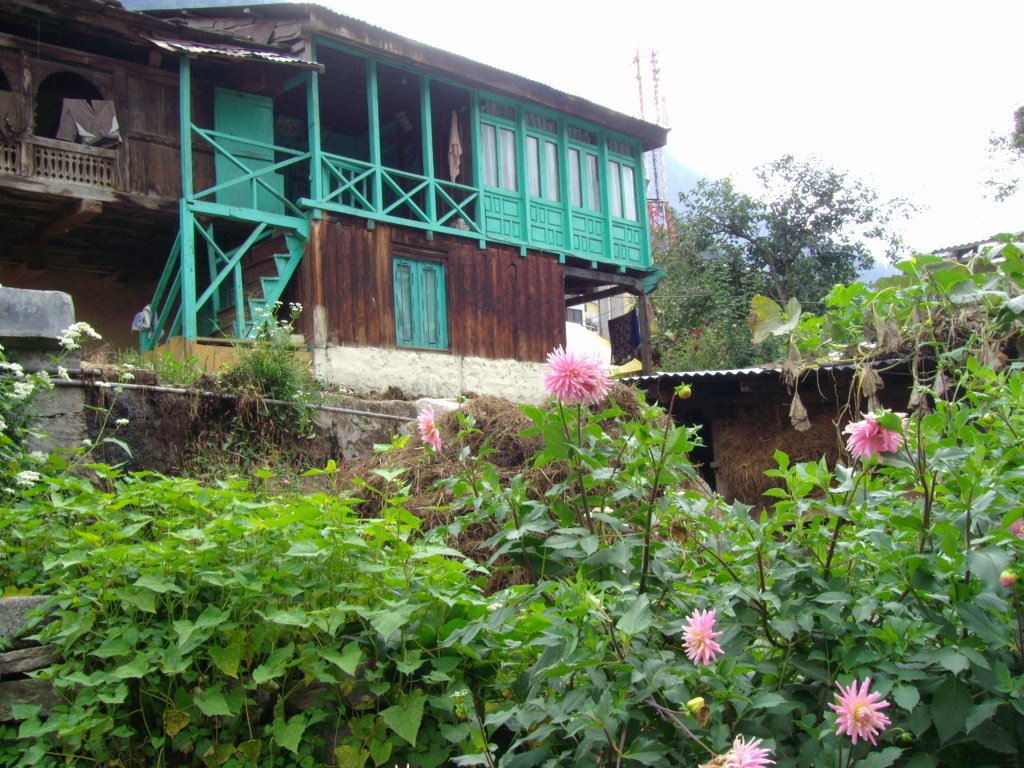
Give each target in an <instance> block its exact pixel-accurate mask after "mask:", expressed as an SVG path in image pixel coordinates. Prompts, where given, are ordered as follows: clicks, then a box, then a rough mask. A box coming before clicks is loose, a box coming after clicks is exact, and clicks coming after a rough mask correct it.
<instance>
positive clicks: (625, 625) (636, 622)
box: [615, 595, 651, 637]
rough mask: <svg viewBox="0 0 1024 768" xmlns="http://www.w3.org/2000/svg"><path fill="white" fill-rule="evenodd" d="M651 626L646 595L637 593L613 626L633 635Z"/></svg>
mask: <svg viewBox="0 0 1024 768" xmlns="http://www.w3.org/2000/svg"><path fill="white" fill-rule="evenodd" d="M649 626H651V608H650V602H649V601H648V599H647V595H639V596H638V597H637V598H636V599H635V600H634V601H633V604H632V605H631V606H630V607H629V610H628V611H626V612H625V613H624V614H622V616H621V617H620V618H619V621H618V622H617V623H616V625H615V628H616V629H618V630H619V631H620V632H622V633H623V634H626V635H629V636H630V637H633V636H634V635H637V634H639V633H640V632H643V631H644V630H645V629H647V628H648V627H649Z"/></svg>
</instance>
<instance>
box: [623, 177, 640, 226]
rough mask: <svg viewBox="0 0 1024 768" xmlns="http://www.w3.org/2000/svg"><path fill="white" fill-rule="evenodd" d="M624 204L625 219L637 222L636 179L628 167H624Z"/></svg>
mask: <svg viewBox="0 0 1024 768" xmlns="http://www.w3.org/2000/svg"><path fill="white" fill-rule="evenodd" d="M622 202H623V208H624V215H625V217H626V218H627V219H629V220H630V221H636V220H637V215H636V177H635V176H634V175H633V169H632V168H630V167H629V166H628V165H624V166H622Z"/></svg>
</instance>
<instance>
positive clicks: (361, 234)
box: [294, 217, 565, 362]
mask: <svg viewBox="0 0 1024 768" xmlns="http://www.w3.org/2000/svg"><path fill="white" fill-rule="evenodd" d="M395 256H405V257H409V258H420V259H433V260H437V261H439V262H441V263H443V264H444V265H445V282H446V289H447V299H448V300H447V307H448V340H449V351H450V352H451V353H452V354H455V355H461V356H467V357H484V358H495V359H514V360H523V361H536V362H543V361H544V359H545V357H546V355H547V353H548V352H550V351H551V349H552V348H553V347H555V346H557V345H559V344H564V343H565V301H564V292H563V279H562V268H561V265H560V264H559V263H558V259H557V258H555V257H554V256H550V255H548V254H540V253H535V252H530V253H528V255H527V256H526V257H521V256H520V255H519V249H518V248H513V247H510V246H502V245H488V247H487V248H486V249H485V250H481V249H480V248H479V247H478V244H477V242H476V241H474V240H467V239H464V238H460V237H451V236H446V235H437V236H435V237H434V238H433V239H432V240H428V239H427V236H426V233H425V232H422V231H420V230H415V229H409V228H405V227H398V226H391V225H385V224H378V225H377V226H376V227H375V228H374V229H367V227H366V224H365V222H363V221H362V220H356V219H349V218H347V217H327V218H325V219H324V220H323V221H320V222H317V223H316V224H315V225H314V227H313V231H312V235H311V240H310V243H309V244H308V245H307V248H306V258H305V259H304V260H303V263H302V264H301V265H300V267H299V274H298V276H297V279H296V281H295V284H294V285H295V288H294V297H295V300H297V301H300V302H301V303H302V304H303V305H304V306H305V307H306V312H305V313H304V317H303V326H304V327H303V331H304V333H306V334H307V335H308V336H310V338H312V333H313V316H314V313H315V306H316V305H317V304H321V305H322V306H323V307H324V308H325V314H326V320H327V329H326V330H327V338H326V341H327V342H328V343H330V344H340V345H353V346H372V347H395V346H396V344H395V310H394V288H393V284H392V265H391V262H392V259H393V258H394V257H395Z"/></svg>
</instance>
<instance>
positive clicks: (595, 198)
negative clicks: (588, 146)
mask: <svg viewBox="0 0 1024 768" xmlns="http://www.w3.org/2000/svg"><path fill="white" fill-rule="evenodd" d="M587 192H588V193H589V194H590V206H589V207H590V210H592V211H598V212H600V211H601V179H600V177H599V176H598V175H597V155H592V154H590V153H589V152H588V153H587Z"/></svg>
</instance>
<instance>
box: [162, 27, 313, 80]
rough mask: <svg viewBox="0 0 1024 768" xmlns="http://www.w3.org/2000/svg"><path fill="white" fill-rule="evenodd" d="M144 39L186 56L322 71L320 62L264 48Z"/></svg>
mask: <svg viewBox="0 0 1024 768" xmlns="http://www.w3.org/2000/svg"><path fill="white" fill-rule="evenodd" d="M146 39H147V40H149V41H150V42H151V43H153V45H155V46H157V47H158V48H161V49H163V50H165V51H170V52H172V53H178V54H184V55H186V56H202V57H213V58H218V59H224V58H227V59H235V60H250V61H260V62H270V63H272V64H285V65H288V66H292V67H298V68H300V69H314V70H317V71H321V72H322V71H323V65H322V64H315V63H313V62H309V61H306V60H304V59H300V58H298V57H296V56H288V55H286V54H283V53H278V52H277V51H271V50H267V49H264V48H243V47H241V46H237V45H227V44H218V43H208V42H204V43H200V42H195V41H191V40H168V39H164V38H160V37H155V36H147V38H146Z"/></svg>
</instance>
